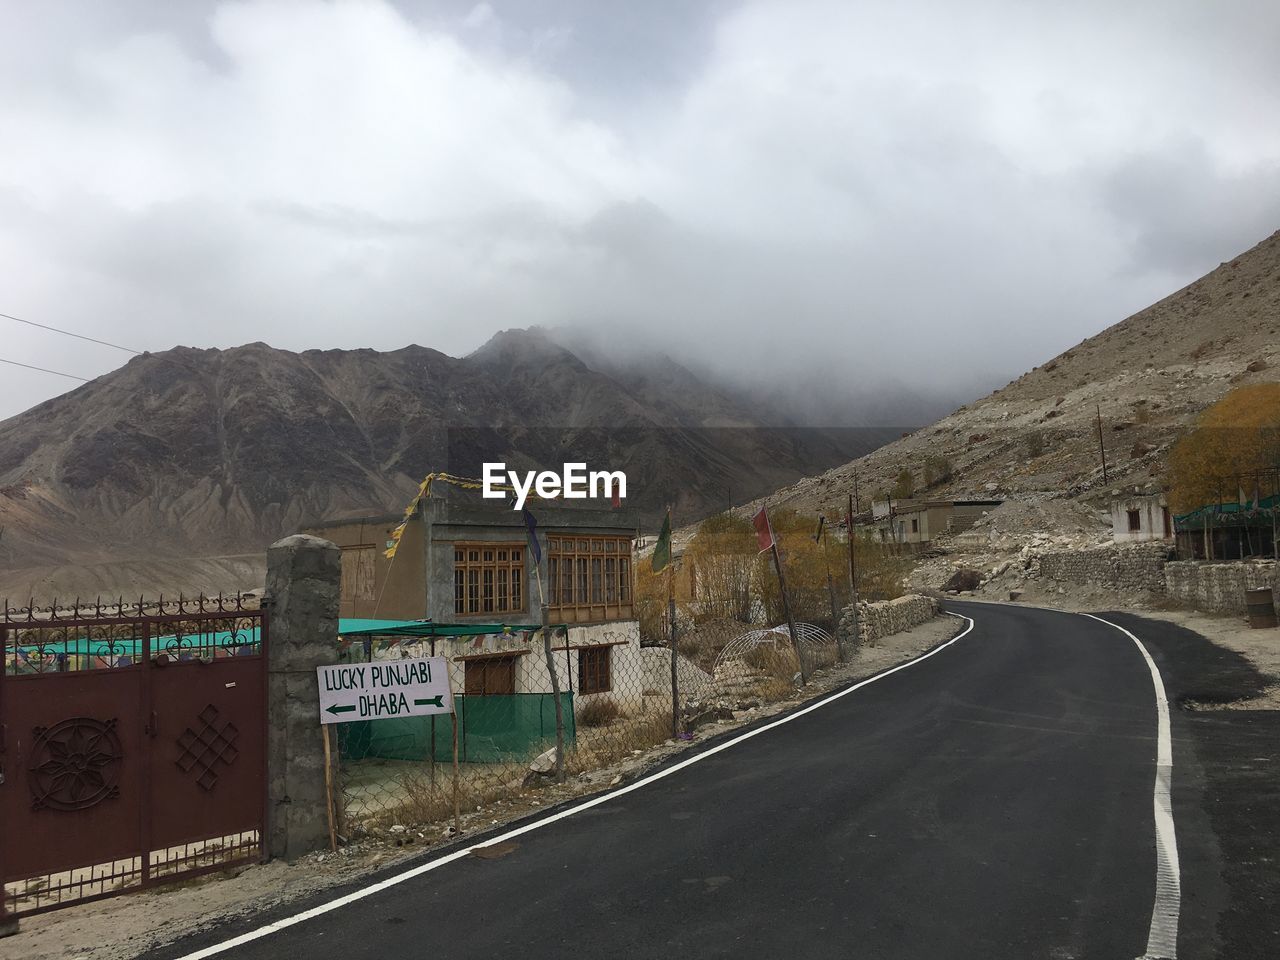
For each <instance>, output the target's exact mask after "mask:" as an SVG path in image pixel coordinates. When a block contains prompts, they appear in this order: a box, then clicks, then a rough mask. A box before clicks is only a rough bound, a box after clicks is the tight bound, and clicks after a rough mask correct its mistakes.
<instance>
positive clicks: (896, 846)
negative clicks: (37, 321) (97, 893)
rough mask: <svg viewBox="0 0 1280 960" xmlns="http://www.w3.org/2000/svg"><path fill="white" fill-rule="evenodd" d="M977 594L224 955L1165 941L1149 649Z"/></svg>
mask: <svg viewBox="0 0 1280 960" xmlns="http://www.w3.org/2000/svg"><path fill="white" fill-rule="evenodd" d="M952 609H954V610H956V611H958V612H962V613H965V614H968V615H972V616H973V617H974V618H975V620H976V626H975V628H974V629H973V630H972V631H971V632H970V633H969V634H968V636H966V637H964V638H962V639H960V640H959V641H957V642H956V643H954V644H952V645H951V646H949V647H947V648H946V649H944V650H941V651H940V652H939V653H937V654H936V655H935V656H933V657H931V658H929V659H927V660H924V661H923V662H921V663H918V664H915V665H913V666H911V667H908V668H907V669H904V670H900V671H898V672H897V673H894V674H892V675H890V676H886V677H884V678H883V679H881V680H879V681H877V682H875V683H872V684H870V685H868V686H866V687H864V688H862V689H859V690H857V691H855V692H853V693H851V694H849V695H848V696H845V697H842V698H839V699H836V700H833V701H832V702H830V703H829V704H827V705H825V706H823V707H821V708H820V709H818V710H816V711H813V712H811V713H808V714H807V715H805V716H801V717H798V718H796V719H795V720H793V721H792V722H789V723H786V724H783V725H781V726H778V727H776V728H774V729H771V730H768V731H766V732H764V733H762V734H760V735H759V736H756V737H754V738H752V739H750V740H747V741H745V742H743V743H741V744H737V745H735V746H732V747H730V748H728V749H725V750H723V751H721V752H719V753H715V754H714V755H711V756H708V757H706V758H705V759H704V760H702V761H701V762H698V763H694V764H692V765H691V766H689V767H687V768H686V769H682V770H679V771H678V772H676V773H673V774H672V775H670V776H668V777H665V778H663V779H660V780H657V781H655V782H653V783H651V784H648V785H646V786H643V787H641V788H639V789H637V790H634V791H632V792H630V793H626V794H624V795H620V796H617V797H615V798H613V799H610V800H608V801H607V802H604V803H602V804H599V805H598V806H595V807H593V808H592V809H590V810H586V811H584V812H582V813H578V814H575V815H572V816H568V817H565V818H563V819H560V820H558V821H556V822H554V823H551V824H548V825H547V826H545V827H542V828H540V829H537V830H534V831H531V832H528V833H525V834H524V835H522V836H520V837H519V838H517V839H516V840H514V841H512V843H513V844H515V846H514V847H512V848H510V849H509V850H508V851H507V852H506V853H505V855H502V856H498V857H496V858H484V859H482V858H479V857H475V856H467V857H464V858H462V859H460V860H457V861H456V862H453V863H450V864H447V865H445V866H442V867H441V868H439V869H435V870H432V871H430V872H427V873H424V874H422V875H421V876H417V877H415V878H413V879H410V880H407V881H405V882H403V883H400V884H398V885H395V886H392V887H390V888H388V889H386V890H384V891H382V892H380V893H378V894H376V895H373V896H370V897H367V898H365V899H362V900H359V901H357V902H355V903H350V904H348V905H346V906H343V907H340V908H338V909H336V910H333V911H331V912H327V913H324V914H322V915H319V916H316V917H314V918H312V919H309V920H306V921H304V922H302V923H298V924H296V925H294V926H290V927H288V928H287V929H285V930H282V931H279V932H276V933H272V934H270V935H268V936H265V937H261V938H259V939H255V940H252V941H251V942H248V943H244V944H242V945H239V946H235V947H233V948H232V949H230V950H228V951H227V952H225V953H222V954H221V956H223V957H226V958H228V960H275V958H277V957H280V956H299V957H307V958H309V960H310V958H332V960H351V958H361V957H377V958H437V957H438V958H454V957H459V958H461V957H477V958H478V957H484V958H488V957H495V956H505V957H516V958H520V960H530V958H551V957H569V956H578V957H588V958H589V957H611V958H612V957H618V958H623V957H655V958H663V960H670V958H681V960H684V958H701V957H735V958H754V957H761V958H765V957H768V958H778V957H791V956H798V957H840V958H848V957H894V958H898V957H901V958H925V957H928V958H934V957H947V958H974V960H992V958H1005V957H1007V958H1017V960H1031V958H1042V957H1043V958H1054V960H1063V958H1070V957H1088V958H1110V957H1115V958H1134V957H1139V956H1141V955H1142V954H1143V952H1144V950H1145V948H1146V945H1147V935H1148V928H1149V925H1150V923H1151V915H1152V905H1153V901H1154V898H1155V887H1156V880H1155V841H1154V831H1155V827H1154V815H1153V811H1152V785H1153V779H1154V772H1155V757H1156V706H1155V696H1154V692H1153V688H1152V680H1151V675H1150V673H1149V671H1148V667H1147V665H1146V663H1145V661H1144V660H1143V658H1142V655H1141V653H1140V652H1139V650H1138V649H1137V647H1136V646H1135V645H1134V644H1133V642H1132V641H1131V640H1129V639H1128V638H1127V637H1125V636H1124V635H1123V634H1121V633H1120V632H1118V631H1117V630H1115V629H1113V628H1112V627H1110V626H1107V625H1105V624H1102V623H1099V622H1097V621H1095V620H1090V619H1088V618H1086V617H1082V616H1076V615H1070V614H1062V613H1054V612H1049V611H1043V610H1034V609H1024V608H1016V607H1010V606H992V605H981V604H969V605H965V604H954V605H953V606H952ZM1174 750H1175V774H1174V776H1175V778H1176V777H1177V776H1178V773H1177V768H1176V763H1177V761H1178V757H1177V751H1178V747H1177V746H1176V744H1175V747H1174ZM1194 859H1195V857H1194V853H1193V856H1192V860H1194ZM318 902H321V901H317V903H318ZM304 906H305V905H304ZM293 912H296V908H295V909H294V911H293ZM251 929H253V924H252V923H248V924H242V925H239V926H230V927H220V928H215V929H213V930H210V931H207V932H205V933H204V934H201V935H200V936H199V937H196V938H192V939H190V940H187V941H185V942H183V943H181V944H178V945H176V946H175V947H174V948H171V949H169V950H166V951H164V955H165V956H181V955H184V954H186V953H189V952H190V951H193V950H197V949H199V948H202V947H206V946H209V945H212V944H215V943H218V942H220V941H223V940H226V939H227V938H228V937H231V936H234V935H236V934H239V933H243V932H245V931H246V930H251Z"/></svg>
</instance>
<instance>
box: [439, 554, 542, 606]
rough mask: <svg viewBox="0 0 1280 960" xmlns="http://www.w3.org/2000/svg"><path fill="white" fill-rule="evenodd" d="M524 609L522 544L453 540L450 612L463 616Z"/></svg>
mask: <svg viewBox="0 0 1280 960" xmlns="http://www.w3.org/2000/svg"><path fill="white" fill-rule="evenodd" d="M523 610H524V544H520V543H455V544H454V545H453V612H454V613H455V614H458V615H460V616H464V617H474V616H487V615H492V614H495V613H520V612H522V611H523Z"/></svg>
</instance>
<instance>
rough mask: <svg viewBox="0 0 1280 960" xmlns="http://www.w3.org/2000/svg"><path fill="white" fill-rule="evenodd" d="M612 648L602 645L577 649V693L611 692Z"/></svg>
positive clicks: (608, 644) (607, 644) (606, 644)
mask: <svg viewBox="0 0 1280 960" xmlns="http://www.w3.org/2000/svg"><path fill="white" fill-rule="evenodd" d="M613 647H614V644H610V643H602V644H598V645H588V646H583V647H580V648H579V649H578V693H580V694H584V695H585V694H590V693H611V692H612V691H613Z"/></svg>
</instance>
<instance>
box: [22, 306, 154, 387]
mask: <svg viewBox="0 0 1280 960" xmlns="http://www.w3.org/2000/svg"><path fill="white" fill-rule="evenodd" d="M0 317H3V318H4V319H6V320H13V321H16V322H17V323H25V324H26V325H27V326H29V327H39V328H40V329H41V330H49V331H52V332H53V333H60V334H62V335H63V336H64V337H75V338H76V339H77V340H88V341H89V342H90V343H96V344H99V345H101V346H104V347H111V348H112V349H113V350H123V351H124V352H125V353H132V354H135V355H137V356H141V355H142V351H141V350H134V349H133V348H132V347H122V346H120V344H118V343H110V342H108V341H106V340H98V339H96V338H94V337H86V336H85V335H84V334H83V333H72V332H71V331H70V330H60V329H58V328H57V327H51V326H49V325H48V324H47V323H36V322H35V321H34V320H23V319H22V318H21V317H15V316H13V315H11V314H8V313H0ZM6 362H8V361H6ZM18 366H23V364H18ZM33 369H39V368H38V367H35V368H33ZM54 372H55V371H53V370H46V371H45V373H54ZM61 376H64V377H67V376H70V374H67V373H64V374H61ZM76 379H79V380H82V379H84V378H83V377H77V378H76Z"/></svg>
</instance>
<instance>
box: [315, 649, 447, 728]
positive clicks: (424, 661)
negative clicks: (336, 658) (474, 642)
mask: <svg viewBox="0 0 1280 960" xmlns="http://www.w3.org/2000/svg"><path fill="white" fill-rule="evenodd" d="M316 680H317V682H318V683H319V685H320V722H321V723H349V722H350V721H352V720H384V719H386V718H387V717H426V716H430V715H431V714H434V713H453V692H452V691H451V690H450V689H449V665H448V663H447V662H446V661H445V658H444V657H422V658H419V659H415V660H378V661H375V662H373V663H353V664H349V665H345V666H332V667H316Z"/></svg>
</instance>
